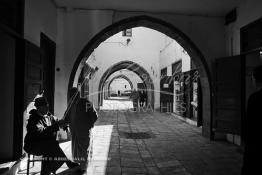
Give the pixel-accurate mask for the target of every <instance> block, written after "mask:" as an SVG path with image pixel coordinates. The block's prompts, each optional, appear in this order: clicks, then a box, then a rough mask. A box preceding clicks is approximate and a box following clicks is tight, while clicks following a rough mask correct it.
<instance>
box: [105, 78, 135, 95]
mask: <svg viewBox="0 0 262 175" xmlns="http://www.w3.org/2000/svg"><path fill="white" fill-rule="evenodd" d="M118 78H123V79H125V80H126V81H127V82H128V83H129V85H130V88H131V89H133V83H132V82H131V80H130V79H129V78H128V77H127V76H125V75H123V74H120V75H116V76H115V77H113V78H112V79H110V81H109V82H108V81H107V80H106V82H105V85H104V87H103V89H106V90H105V92H104V98H105V99H108V96H109V92H110V89H109V87H110V85H111V83H112V82H113V81H114V80H116V79H118Z"/></svg>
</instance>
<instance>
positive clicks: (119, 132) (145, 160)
mask: <svg viewBox="0 0 262 175" xmlns="http://www.w3.org/2000/svg"><path fill="white" fill-rule="evenodd" d="M70 145H71V143H70V142H65V143H62V144H61V147H62V149H63V150H64V151H65V152H66V154H67V155H68V156H70V155H71V153H70V151H71V148H70ZM90 155H92V156H89V163H88V169H87V174H88V175H104V174H108V175H120V174H122V175H129V174H139V175H141V174H148V175H155V174H159V175H168V174H170V175H240V171H241V166H242V155H241V154H240V153H239V151H238V149H237V147H236V146H234V145H232V144H229V143H226V142H219V141H216V142H211V141H209V139H206V138H204V137H203V136H201V129H200V128H197V127H195V126H192V125H189V124H187V123H185V122H183V121H181V120H179V119H176V118H175V117H174V116H172V115H169V114H164V113H158V112H154V113H151V112H150V113H145V112H139V113H135V112H132V111H125V112H124V111H100V112H99V119H98V121H97V122H96V125H95V127H94V129H93V142H92V154H90ZM23 169H24V168H23ZM39 171H40V164H36V166H35V167H34V168H32V169H31V170H30V172H31V174H32V173H33V174H38V173H39ZM23 173H25V170H24V171H21V172H19V173H18V174H23ZM57 173H58V175H71V174H77V173H76V172H75V171H74V170H67V167H66V165H65V164H64V165H63V166H62V167H61V168H60V169H59V170H58V172H57Z"/></svg>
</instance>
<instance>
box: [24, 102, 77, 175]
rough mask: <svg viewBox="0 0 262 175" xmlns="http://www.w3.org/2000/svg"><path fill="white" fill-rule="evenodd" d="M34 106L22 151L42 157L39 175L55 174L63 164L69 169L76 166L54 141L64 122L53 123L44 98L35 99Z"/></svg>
mask: <svg viewBox="0 0 262 175" xmlns="http://www.w3.org/2000/svg"><path fill="white" fill-rule="evenodd" d="M34 105H35V107H36V109H33V110H31V111H30V112H29V113H30V116H29V120H28V124H27V134H26V136H25V140H24V142H25V144H24V150H25V151H26V152H27V153H29V154H34V155H42V156H43V161H42V167H41V175H46V174H48V175H50V174H51V173H53V174H55V172H56V170H57V169H58V168H60V167H61V166H62V164H63V163H66V164H67V166H68V167H69V168H74V167H76V166H78V164H77V163H74V162H72V161H70V160H68V159H67V157H66V155H65V154H64V152H63V150H62V149H61V148H60V146H59V143H58V141H57V140H56V133H57V131H58V130H59V127H61V128H63V127H65V124H64V122H63V121H61V120H60V121H55V118H54V116H53V115H52V114H50V113H49V112H48V110H49V105H48V102H47V100H46V98H45V97H39V98H36V99H35V104H34Z"/></svg>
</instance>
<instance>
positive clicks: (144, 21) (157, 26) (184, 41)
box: [68, 15, 213, 137]
mask: <svg viewBox="0 0 262 175" xmlns="http://www.w3.org/2000/svg"><path fill="white" fill-rule="evenodd" d="M133 27H147V28H150V29H154V30H156V31H159V32H161V33H164V34H165V35H167V36H169V37H170V38H172V39H174V40H176V41H177V42H178V43H179V44H180V45H181V46H182V47H183V48H184V49H185V50H186V51H187V53H188V54H189V55H190V57H191V58H192V60H193V61H194V63H195V65H196V67H197V68H198V70H199V73H200V81H201V85H202V86H201V88H202V92H203V99H202V100H203V108H202V111H203V135H204V136H210V137H211V136H212V123H213V121H212V112H211V111H212V103H211V102H212V96H211V89H212V82H211V80H212V79H211V73H210V70H209V68H208V64H207V62H206V59H205V58H204V56H203V54H202V53H201V51H200V50H199V49H198V47H197V46H196V45H195V44H194V43H193V42H192V41H191V39H190V38H189V37H187V36H186V35H185V34H184V33H183V32H182V31H180V30H179V29H177V28H176V27H175V26H173V25H172V24H170V23H168V22H166V21H164V20H161V19H158V18H155V17H150V16H146V15H141V16H134V17H128V18H126V19H123V20H120V21H118V22H116V23H113V24H112V25H110V26H108V27H106V28H104V29H103V30H101V31H100V32H99V33H98V34H97V35H95V36H94V37H93V38H92V39H91V40H90V41H89V42H88V43H87V44H86V45H85V46H84V48H83V49H82V51H81V52H80V54H79V56H78V57H77V59H76V61H75V63H74V66H73V69H72V72H71V74H70V78H69V84H68V90H69V89H70V88H71V87H72V86H73V82H74V79H75V78H77V77H75V75H76V72H77V71H78V69H80V68H79V67H80V65H82V64H81V63H84V62H85V61H86V60H83V58H88V57H89V56H90V55H91V53H92V52H93V51H94V49H95V48H97V47H98V46H99V44H100V43H101V42H103V41H105V40H106V39H108V38H110V37H111V36H113V35H114V34H116V33H118V32H120V31H122V30H125V29H128V28H133Z"/></svg>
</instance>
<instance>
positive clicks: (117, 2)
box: [54, 0, 241, 16]
mask: <svg viewBox="0 0 262 175" xmlns="http://www.w3.org/2000/svg"><path fill="white" fill-rule="evenodd" d="M54 1H55V3H56V4H57V6H58V7H68V8H77V9H88V10H117V11H141V12H157V13H176V14H184V15H201V16H225V14H227V13H228V12H229V11H231V10H232V9H233V8H235V7H237V5H238V4H239V2H240V1H241V0H54Z"/></svg>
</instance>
